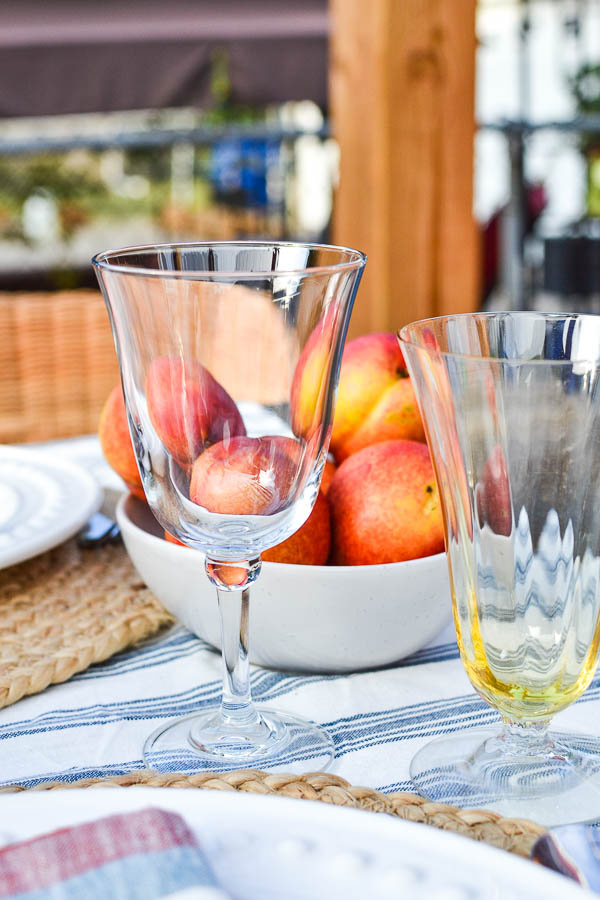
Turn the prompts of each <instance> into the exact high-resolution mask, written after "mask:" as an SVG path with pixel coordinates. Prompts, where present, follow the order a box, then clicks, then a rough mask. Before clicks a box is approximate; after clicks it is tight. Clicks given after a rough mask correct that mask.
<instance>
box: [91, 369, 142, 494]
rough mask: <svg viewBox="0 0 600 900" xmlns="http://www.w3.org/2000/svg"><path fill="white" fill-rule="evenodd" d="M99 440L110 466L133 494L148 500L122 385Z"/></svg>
mask: <svg viewBox="0 0 600 900" xmlns="http://www.w3.org/2000/svg"><path fill="white" fill-rule="evenodd" d="M98 437H99V439H100V446H101V447H102V452H103V454H104V458H105V459H106V461H107V463H108V464H109V466H110V467H111V468H112V469H114V470H115V472H116V473H117V475H119V476H120V477H121V478H122V479H123V481H124V482H125V484H126V485H127V487H128V488H129V490H130V491H131V493H132V494H135V496H136V497H139V498H140V500H145V499H146V495H145V493H144V488H143V487H142V479H141V478H140V472H139V469H138V465H137V461H136V458H135V453H134V452H133V445H132V443H131V435H130V433H129V426H128V424H127V413H126V411H125V401H124V399H123V390H122V388H121V385H120V384H117V385H116V386H115V387H114V388H113V389H112V391H111V392H110V394H109V395H108V399H107V401H106V403H105V404H104V408H103V410H102V412H101V414H100V422H99V424H98Z"/></svg>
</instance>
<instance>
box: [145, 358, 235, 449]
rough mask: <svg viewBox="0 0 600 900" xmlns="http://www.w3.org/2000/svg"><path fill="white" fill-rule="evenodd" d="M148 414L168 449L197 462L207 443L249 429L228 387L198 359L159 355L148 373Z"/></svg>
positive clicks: (226, 438)
mask: <svg viewBox="0 0 600 900" xmlns="http://www.w3.org/2000/svg"><path fill="white" fill-rule="evenodd" d="M146 401H147V404H148V415H149V416H150V421H151V422H152V424H153V426H154V428H155V429H156V433H157V434H158V436H159V438H160V439H161V441H162V442H163V444H164V445H165V447H166V449H167V450H168V452H169V453H170V454H171V455H172V456H174V457H175V458H176V459H177V460H178V461H180V462H184V463H185V462H193V461H194V459H196V457H197V456H198V454H199V453H200V452H201V450H202V449H203V447H204V445H205V443H209V444H213V443H217V442H218V441H221V440H228V438H230V437H235V436H236V435H243V434H246V429H245V427H244V423H243V421H242V417H241V415H240V413H239V410H238V408H237V406H236V405H235V403H234V402H233V400H232V399H231V397H230V396H229V394H228V393H227V391H226V390H225V388H223V387H222V386H221V385H220V384H219V382H218V381H216V380H215V379H214V378H213V376H212V375H211V374H210V372H209V371H208V369H206V368H204V366H202V365H200V363H199V362H192V361H184V360H182V359H179V358H178V357H168V356H160V357H158V358H157V359H155V360H153V362H152V363H151V365H150V367H149V369H148V373H147V376H146Z"/></svg>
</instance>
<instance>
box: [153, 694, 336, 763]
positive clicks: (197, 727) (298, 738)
mask: <svg viewBox="0 0 600 900" xmlns="http://www.w3.org/2000/svg"><path fill="white" fill-rule="evenodd" d="M257 712H258V713H259V718H258V721H255V722H252V723H251V724H247V725H243V724H241V725H237V724H235V725H234V724H231V723H229V722H225V721H224V720H223V719H222V717H221V713H220V709H216V710H215V709H211V710H208V711H207V712H205V713H196V714H194V715H191V716H185V717H184V718H181V719H176V720H175V721H174V722H170V723H169V724H167V725H164V726H162V727H161V728H158V729H157V730H156V731H154V732H153V733H152V734H151V735H150V737H149V738H148V739H147V740H146V743H145V744H144V762H145V764H146V766H147V767H148V768H149V769H155V770H157V771H159V772H187V773H190V774H192V773H194V772H203V771H220V772H225V771H230V770H231V769H266V770H268V771H275V772H290V773H292V774H302V773H306V772H317V771H319V772H322V771H324V770H326V769H327V768H328V767H329V765H330V764H331V762H332V761H333V758H334V755H335V751H334V746H333V740H332V739H331V737H330V736H329V734H328V733H327V732H326V731H324V730H323V729H322V728H319V727H318V726H317V725H315V724H313V723H312V722H309V721H308V720H306V719H301V718H297V717H296V716H291V715H289V714H288V713H285V712H278V711H276V710H271V709H268V710H267V709H261V708H260V707H259V708H258V710H257Z"/></svg>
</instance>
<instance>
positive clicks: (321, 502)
mask: <svg viewBox="0 0 600 900" xmlns="http://www.w3.org/2000/svg"><path fill="white" fill-rule="evenodd" d="M330 549H331V517H330V513H329V504H328V502H327V500H326V498H325V496H324V494H323V493H322V491H319V493H318V494H317V500H316V502H315V505H314V507H313V510H312V512H311V514H310V516H309V517H308V519H307V520H306V522H305V523H304V525H302V526H301V527H300V528H299V529H298V531H296V532H294V534H292V535H291V536H290V537H289V538H288V539H287V540H285V541H282V542H281V544H277V546H275V547H271V548H270V549H269V550H265V551H264V553H262V554H261V556H262V558H263V560H265V561H266V562H278V563H295V564H296V565H300V566H324V565H325V563H326V562H327V560H328V559H329V551H330Z"/></svg>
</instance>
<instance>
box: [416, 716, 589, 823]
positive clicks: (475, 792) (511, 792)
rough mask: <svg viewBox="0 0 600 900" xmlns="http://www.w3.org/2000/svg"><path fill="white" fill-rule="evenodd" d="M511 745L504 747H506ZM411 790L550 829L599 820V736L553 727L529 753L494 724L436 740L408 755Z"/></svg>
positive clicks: (435, 799) (431, 797)
mask: <svg viewBox="0 0 600 900" xmlns="http://www.w3.org/2000/svg"><path fill="white" fill-rule="evenodd" d="M507 744H508V745H507ZM410 775H411V778H412V781H413V784H414V786H415V788H416V790H417V791H418V792H419V793H420V794H421V795H422V796H425V797H427V798H429V799H431V800H434V801H437V802H440V803H450V804H453V805H454V806H459V807H463V808H472V807H478V806H479V807H485V808H486V809H491V810H493V811H495V812H498V813H500V814H501V815H502V816H507V817H511V818H513V817H516V818H525V819H531V820H533V821H534V822H537V823H538V824H540V825H544V826H547V827H551V826H554V825H566V824H569V823H571V822H583V821H591V820H596V819H600V738H597V737H592V736H586V735H579V734H563V733H558V732H550V733H548V734H546V735H544V737H543V739H542V740H540V741H539V742H537V743H535V744H534V745H533V746H532V748H531V752H523V748H522V747H519V748H517V747H511V746H510V736H507V734H506V732H504V733H503V732H501V731H500V730H499V729H498V728H489V729H485V730H483V729H482V730H477V731H469V732H465V733H464V734H454V735H449V736H448V737H442V738H437V739H436V740H434V741H431V742H430V743H429V744H427V745H426V746H425V747H423V748H422V749H421V750H420V751H419V752H418V753H417V754H416V756H415V757H414V758H413V760H412V762H411V766H410Z"/></svg>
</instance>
